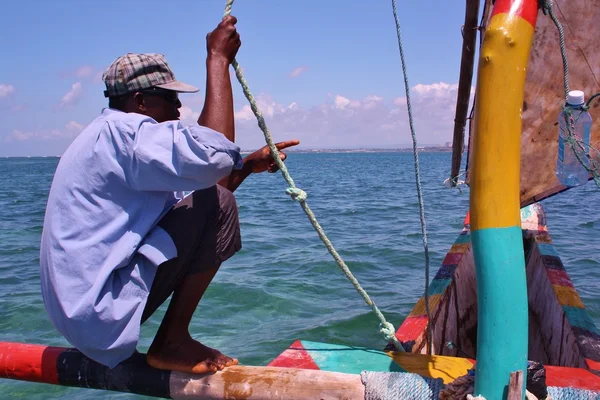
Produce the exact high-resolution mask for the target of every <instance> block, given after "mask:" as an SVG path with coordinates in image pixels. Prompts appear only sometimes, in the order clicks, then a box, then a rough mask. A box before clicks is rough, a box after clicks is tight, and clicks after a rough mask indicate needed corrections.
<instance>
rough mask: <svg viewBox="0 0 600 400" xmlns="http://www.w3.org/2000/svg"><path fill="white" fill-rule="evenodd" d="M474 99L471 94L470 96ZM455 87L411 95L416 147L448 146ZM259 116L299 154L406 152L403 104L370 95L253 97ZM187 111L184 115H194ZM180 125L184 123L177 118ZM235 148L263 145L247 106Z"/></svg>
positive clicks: (238, 115) (425, 88)
mask: <svg viewBox="0 0 600 400" xmlns="http://www.w3.org/2000/svg"><path fill="white" fill-rule="evenodd" d="M472 93H474V90H473V91H472ZM457 94H458V86H457V85H455V84H448V83H444V82H439V83H434V84H430V85H424V84H419V85H416V86H415V87H413V88H412V89H411V105H412V111H413V117H414V120H415V121H414V122H415V129H416V133H417V139H418V142H419V144H443V143H445V142H448V141H451V140H452V130H453V124H454V113H455V110H456V104H455V103H456V96H457ZM257 103H258V107H259V110H261V112H262V113H263V116H264V117H265V120H266V122H267V126H268V128H269V130H270V132H271V134H272V135H273V139H274V140H275V141H281V140H289V139H299V140H300V141H301V146H302V147H303V148H352V147H353V148H361V147H365V148H369V147H370V148H390V147H398V146H411V145H412V138H411V134H410V127H409V123H408V113H407V110H406V99H405V98H404V97H397V98H394V99H389V98H388V99H385V98H383V97H382V96H379V95H377V94H370V95H369V96H366V97H364V98H362V99H356V98H351V97H349V96H348V97H347V96H344V95H343V94H333V95H332V94H330V95H328V97H327V100H326V101H325V102H323V103H321V104H318V105H314V106H311V107H304V106H302V105H301V104H298V103H297V102H292V103H291V104H288V105H285V104H281V103H278V102H276V101H275V100H274V99H273V98H272V97H271V96H269V95H267V94H261V95H259V96H257ZM194 109H195V108H194V107H192V108H191V109H189V110H185V111H183V108H182V117H183V116H184V115H188V114H189V115H192V118H193V117H195V116H196V115H197V113H195V112H194V111H192V110H194ZM182 119H183V118H182ZM235 119H236V138H237V140H236V141H237V143H238V145H240V147H242V148H243V149H256V148H259V147H262V146H263V145H264V138H263V134H262V132H261V131H260V129H259V128H258V126H257V123H256V118H255V117H254V114H253V113H252V110H251V109H250V106H249V105H244V106H242V107H240V108H238V109H236V111H235Z"/></svg>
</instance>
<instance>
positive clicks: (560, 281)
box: [546, 268, 574, 288]
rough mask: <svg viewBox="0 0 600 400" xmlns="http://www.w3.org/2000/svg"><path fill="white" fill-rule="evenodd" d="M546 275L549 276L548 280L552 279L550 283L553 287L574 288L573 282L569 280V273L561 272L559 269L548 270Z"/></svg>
mask: <svg viewBox="0 0 600 400" xmlns="http://www.w3.org/2000/svg"><path fill="white" fill-rule="evenodd" d="M546 273H547V274H548V279H550V283H551V284H553V285H559V286H567V287H570V288H573V287H574V286H573V282H571V279H570V278H569V275H568V274H567V271H560V270H557V269H550V268H547V269H546Z"/></svg>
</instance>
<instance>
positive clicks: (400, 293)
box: [0, 153, 600, 399]
mask: <svg viewBox="0 0 600 400" xmlns="http://www.w3.org/2000/svg"><path fill="white" fill-rule="evenodd" d="M450 158H451V156H450V153H421V155H420V161H421V174H422V183H423V190H424V198H425V210H426V216H427V230H428V232H429V238H428V239H429V245H430V247H429V248H430V255H431V269H432V270H431V277H433V275H434V274H435V272H436V270H437V268H438V267H439V265H440V264H441V261H442V259H443V258H444V256H445V254H446V252H447V251H448V249H449V248H450V246H451V245H452V243H453V242H454V239H455V237H456V235H458V233H459V232H460V230H461V228H462V222H463V219H464V216H465V213H466V211H467V208H468V201H469V192H468V188H466V187H463V189H462V193H461V192H459V191H458V190H457V189H447V188H444V187H443V185H442V183H443V181H444V179H445V178H446V177H447V176H448V174H449V169H450ZM57 163H58V158H9V159H0V340H1V341H16V342H26V343H38V344H44V345H62V346H67V345H68V343H67V342H66V341H65V340H64V339H63V338H62V337H61V336H60V335H59V334H58V333H57V332H56V331H55V330H54V328H53V326H52V324H51V323H50V321H49V320H48V318H47V316H46V311H45V309H44V306H43V303H42V299H41V295H40V288H39V254H38V252H39V240H40V234H41V231H42V223H43V218H44V211H45V204H46V199H47V193H48V189H49V188H50V184H51V182H52V177H53V173H54V170H55V168H56V165H57ZM286 163H287V165H288V168H289V170H290V172H291V174H292V176H293V177H294V180H295V182H296V184H297V186H298V187H300V188H302V189H304V190H305V191H306V192H307V193H308V203H309V205H310V207H311V208H312V209H313V211H314V212H315V214H316V215H317V218H318V219H319V222H320V223H321V224H322V226H323V227H324V229H325V231H326V233H327V234H328V236H329V237H330V239H331V240H332V242H333V244H334V245H335V246H336V248H337V249H338V251H339V253H340V254H341V256H342V257H343V258H344V260H345V261H346V263H347V264H348V265H349V267H350V268H351V270H352V271H353V272H354V273H355V275H356V277H357V278H358V280H359V281H360V283H361V284H362V285H363V287H364V288H365V289H366V290H367V291H368V292H369V294H370V295H371V296H372V298H373V299H374V300H375V302H376V303H377V305H378V306H379V307H380V308H381V310H382V311H383V312H384V314H385V316H386V317H387V318H388V320H389V321H390V322H392V323H393V324H394V326H395V327H396V328H397V327H398V326H399V325H400V324H401V322H402V321H403V319H404V318H405V316H406V315H407V314H408V313H409V312H410V310H411V309H412V307H413V305H414V303H415V302H416V301H417V300H418V299H419V297H420V296H421V294H422V292H423V288H424V254H423V246H422V239H421V233H420V232H421V228H420V222H419V210H418V203H417V195H416V188H415V181H414V169H413V159H412V154H410V153H292V154H291V155H290V157H289V158H288V160H287V162H286ZM286 187H287V185H286V183H285V181H284V180H283V178H282V177H281V175H280V174H275V175H272V174H266V173H265V174H261V175H256V176H251V177H250V178H249V179H248V180H247V181H246V182H245V183H244V184H243V185H242V186H241V187H240V188H239V189H238V191H237V192H236V196H237V199H238V204H239V211H240V219H241V225H242V240H243V249H242V250H241V251H240V252H239V253H238V254H237V255H236V256H234V257H233V258H232V259H230V260H229V261H228V262H227V263H225V264H224V265H223V266H222V267H221V270H220V272H219V273H218V274H217V276H216V278H215V280H214V281H213V283H212V285H211V286H210V287H209V289H208V291H207V293H206V295H205V297H204V298H203V300H202V302H201V303H200V306H199V307H198V309H197V311H196V314H195V316H194V319H193V321H192V325H191V333H192V336H194V337H195V338H196V339H198V340H200V341H202V342H204V343H206V344H207V345H209V346H213V347H216V348H218V349H220V350H221V351H223V352H224V353H226V354H228V355H231V356H234V357H237V358H239V359H240V362H241V363H242V364H246V365H264V364H266V363H268V362H269V361H270V360H272V359H273V358H274V357H276V356H277V355H278V354H279V353H281V352H282V351H283V350H284V349H285V348H286V347H287V346H289V345H290V344H291V343H292V342H293V341H294V340H295V339H299V338H301V339H305V340H312V341H321V342H330V343H339V344H345V345H356V346H366V347H371V348H376V349H381V348H383V347H384V346H385V340H384V339H383V338H382V337H381V335H380V334H379V333H378V330H377V327H378V320H377V319H376V317H375V316H374V315H373V313H372V312H370V309H369V307H368V306H367V305H366V304H365V303H364V301H363V300H362V298H361V297H360V296H359V295H358V293H356V291H355V289H354V288H353V286H352V285H351V284H350V283H349V281H348V280H347V279H346V277H345V276H344V275H343V274H342V272H341V271H340V270H339V269H338V267H337V265H336V264H335V262H334V261H333V260H332V258H331V256H330V255H329V253H328V252H327V250H326V249H325V247H324V246H323V244H322V243H321V241H320V239H319V238H318V236H317V234H316V232H315V231H314V230H313V228H312V226H311V224H310V222H309V221H308V219H307V217H306V215H305V214H304V212H303V211H302V209H301V208H300V206H299V205H298V204H297V203H296V202H294V201H292V200H290V198H289V196H287V195H286V194H285V189H286ZM542 204H543V205H544V206H545V209H546V212H547V214H548V225H549V229H550V233H551V235H552V237H553V239H554V242H555V244H556V246H557V249H558V251H559V252H560V254H561V257H562V259H563V262H564V263H565V265H566V267H567V271H568V272H569V274H570V276H571V278H572V280H573V282H574V284H575V286H576V288H577V289H578V291H579V294H580V295H581V297H582V299H583V301H584V303H585V304H586V306H587V308H588V310H589V312H590V314H591V316H592V318H593V319H594V321H595V323H596V324H597V325H598V326H600V285H599V283H600V268H599V267H600V253H599V252H598V249H599V248H600V243H599V240H600V239H599V238H600V219H599V217H598V215H599V212H598V211H599V204H600V190H599V189H597V188H596V187H595V186H594V184H593V183H588V184H587V185H586V186H584V187H580V188H576V189H573V190H571V191H569V192H567V193H564V194H561V195H558V196H555V197H553V198H551V199H548V200H545V201H544V202H543V203H542ZM164 308H165V306H163V309H162V310H161V312H159V313H158V314H157V315H155V316H154V317H152V318H151V319H150V320H149V321H148V322H147V323H146V324H145V325H144V326H143V328H142V339H141V342H140V346H139V350H140V351H144V352H145V351H146V349H147V348H148V346H149V345H150V342H151V340H152V337H153V335H154V333H155V331H156V329H157V328H158V324H159V322H160V319H161V317H162V312H163V311H164ZM0 393H1V394H0V398H2V399H20V398H22V399H38V398H39V399H42V398H43V399H51V398H55V399H59V398H60V399H97V398H102V399H113V398H114V399H116V398H119V399H123V398H131V399H133V398H141V396H134V395H126V394H120V393H113V392H101V391H95V390H89V389H74V388H63V387H57V386H51V385H44V384H34V383H25V382H16V381H9V380H0Z"/></svg>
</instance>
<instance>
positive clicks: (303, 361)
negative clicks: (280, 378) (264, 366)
mask: <svg viewBox="0 0 600 400" xmlns="http://www.w3.org/2000/svg"><path fill="white" fill-rule="evenodd" d="M268 366H269V367H284V368H301V369H319V366H318V365H317V364H316V363H315V362H314V361H313V359H312V357H311V356H310V354H308V352H307V351H306V349H305V348H304V346H302V342H301V341H299V340H296V341H295V342H294V343H292V345H291V346H290V347H289V348H287V349H286V350H284V351H283V353H281V354H280V355H278V356H277V358H275V359H274V360H273V361H271V362H270V363H269V364H268Z"/></svg>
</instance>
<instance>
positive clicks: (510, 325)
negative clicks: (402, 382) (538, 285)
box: [471, 226, 528, 400]
mask: <svg viewBox="0 0 600 400" xmlns="http://www.w3.org/2000/svg"><path fill="white" fill-rule="evenodd" d="M521 232H522V231H521V227H520V226H515V227H511V228H489V229H482V230H478V231H475V232H472V234H471V237H472V241H473V253H474V256H475V265H476V272H477V306H478V311H477V319H478V325H477V364H476V372H475V393H477V394H481V395H483V396H484V397H485V398H486V400H500V399H506V397H507V387H508V380H509V376H510V373H511V372H514V371H517V370H522V371H523V372H524V373H525V374H527V347H528V302H527V283H526V277H525V263H524V254H523V239H522V233H521ZM524 396H525V393H524V392H523V397H522V398H525V397H524Z"/></svg>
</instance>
